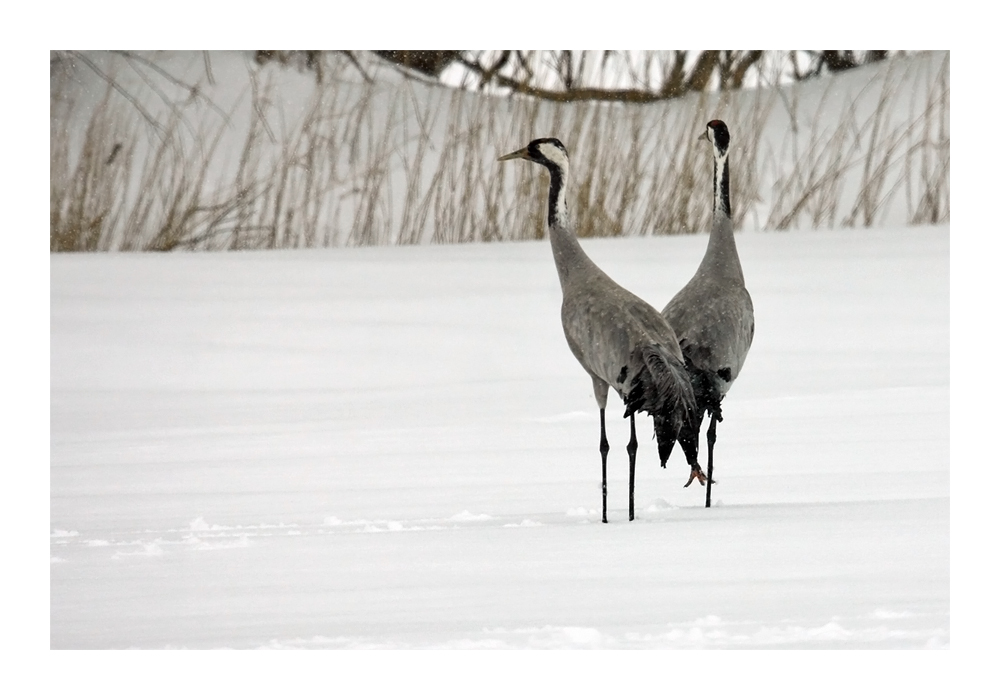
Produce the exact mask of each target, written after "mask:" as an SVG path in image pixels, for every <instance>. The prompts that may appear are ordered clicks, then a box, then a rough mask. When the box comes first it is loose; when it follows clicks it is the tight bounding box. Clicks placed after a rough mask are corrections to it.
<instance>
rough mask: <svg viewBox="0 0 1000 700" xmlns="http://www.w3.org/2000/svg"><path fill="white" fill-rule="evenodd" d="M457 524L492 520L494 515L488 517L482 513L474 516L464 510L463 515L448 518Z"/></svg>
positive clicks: (457, 514)
mask: <svg viewBox="0 0 1000 700" xmlns="http://www.w3.org/2000/svg"><path fill="white" fill-rule="evenodd" d="M448 519H449V520H453V521H455V522H472V521H475V520H492V519H493V516H492V515H487V514H486V513H480V514H479V515H474V514H473V513H470V512H469V511H467V510H463V511H462V512H461V513H456V514H455V515H453V516H451V517H450V518H448Z"/></svg>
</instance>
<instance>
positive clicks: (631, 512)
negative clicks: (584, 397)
mask: <svg viewBox="0 0 1000 700" xmlns="http://www.w3.org/2000/svg"><path fill="white" fill-rule="evenodd" d="M629 418H631V419H632V438H631V439H630V440H629V441H628V445H627V446H626V447H625V449H626V450H628V519H629V521H632V520H635V453H636V452H637V451H638V450H639V441H638V440H636V439H635V414H634V413H633V414H632V415H631V416H629Z"/></svg>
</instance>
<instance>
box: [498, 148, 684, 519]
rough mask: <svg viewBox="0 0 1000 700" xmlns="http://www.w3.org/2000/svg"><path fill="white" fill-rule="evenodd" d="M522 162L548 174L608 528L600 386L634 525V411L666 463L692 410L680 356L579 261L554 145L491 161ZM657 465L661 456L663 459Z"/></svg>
mask: <svg viewBox="0 0 1000 700" xmlns="http://www.w3.org/2000/svg"><path fill="white" fill-rule="evenodd" d="M515 158H523V159H524V160H529V161H531V162H533V163H539V164H540V165H544V166H545V167H546V168H547V169H548V171H549V212H548V214H549V216H548V222H549V240H550V242H551V244H552V255H553V257H554V258H555V263H556V271H557V272H558V274H559V284H560V286H561V287H562V293H563V301H562V324H563V332H564V333H565V334H566V342H567V343H569V348H570V350H571V351H572V352H573V355H574V356H575V357H576V359H577V360H578V361H579V362H580V364H581V365H583V368H584V369H585V370H586V371H587V373H588V374H589V375H590V378H591V379H592V380H593V383H594V398H595V399H597V406H598V408H599V409H600V414H601V442H600V451H601V493H602V514H601V519H602V521H603V522H605V523H606V522H608V451H609V450H610V446H609V445H608V438H607V433H606V432H605V424H604V410H605V408H606V407H607V403H608V387H609V386H610V387H614V389H615V391H617V392H618V394H619V396H621V397H622V399H623V401H624V402H625V416H624V417H626V418H630V419H631V428H632V437H631V439H630V440H629V443H628V445H627V448H626V449H627V451H628V457H629V484H628V519H629V520H633V519H634V518H635V505H634V503H635V456H636V452H637V449H638V441H637V440H636V437H635V412H636V411H643V412H645V413H649V414H650V415H652V416H654V418H655V419H656V422H655V425H656V440H657V446H658V448H659V452H660V455H661V457H662V456H663V455H664V454H666V455H668V456H669V454H670V451H671V449H672V448H673V445H674V442H675V440H676V439H677V436H678V435H679V434H680V433H681V431H684V430H686V431H687V432H691V430H692V426H691V423H692V422H693V420H694V412H695V408H696V403H695V398H694V391H693V389H692V387H691V380H690V379H689V378H688V375H687V372H686V371H685V369H684V357H683V355H682V354H681V349H680V345H679V344H678V342H677V337H676V336H675V335H674V332H673V330H671V328H670V324H669V323H668V322H667V321H666V320H665V319H664V318H663V316H661V315H660V314H659V313H657V311H656V309H654V308H653V307H652V306H650V305H649V304H647V303H646V302H644V301H643V300H642V299H640V298H639V297H637V296H635V295H634V294H632V293H631V292H629V291H628V290H626V289H624V288H622V287H620V286H619V285H618V284H616V283H615V282H614V280H612V279H611V278H610V277H608V276H607V275H606V274H605V273H604V272H603V271H602V270H601V269H600V268H599V267H598V266H597V265H596V264H594V262H593V261H592V260H591V259H590V258H589V257H588V256H587V254H586V253H585V252H584V250H583V248H582V247H581V246H580V242H579V241H578V240H577V239H576V236H575V235H574V234H573V232H572V231H571V230H570V228H569V216H568V214H567V209H566V182H567V178H568V175H569V155H568V154H567V152H566V147H565V146H563V144H562V143H561V142H560V141H559V139H554V138H545V139H536V140H534V141H532V142H531V143H529V144H528V145H527V146H526V147H524V148H522V149H521V150H519V151H515V152H513V153H509V154H507V155H505V156H503V157H501V158H500V159H499V160H501V161H504V160H513V159H515ZM663 459H664V460H665V457H664V458H663Z"/></svg>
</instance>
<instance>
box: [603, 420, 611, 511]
mask: <svg viewBox="0 0 1000 700" xmlns="http://www.w3.org/2000/svg"><path fill="white" fill-rule="evenodd" d="M610 450H611V445H609V444H608V434H607V433H606V432H605V431H604V409H603V408H602V409H601V522H603V523H606V522H608V452H609V451H610Z"/></svg>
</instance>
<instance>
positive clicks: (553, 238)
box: [546, 164, 596, 291]
mask: <svg viewBox="0 0 1000 700" xmlns="http://www.w3.org/2000/svg"><path fill="white" fill-rule="evenodd" d="M546 165H547V167H548V170H549V242H550V243H551V244H552V257H553V258H555V262H556V271H557V272H558V273H559V284H560V286H561V287H562V288H563V290H564V291H565V289H566V286H567V285H568V284H569V283H570V281H571V279H572V278H573V276H574V275H579V274H581V273H583V272H585V271H587V270H588V269H589V268H596V265H594V263H593V261H591V259H590V258H589V257H588V256H587V254H586V253H585V252H584V250H583V247H582V246H581V245H580V241H578V240H577V238H576V236H575V235H574V234H573V232H572V231H571V230H570V227H569V213H568V209H567V207H566V180H567V173H566V171H565V170H564V169H563V168H560V167H559V166H558V165H555V164H551V165H549V164H546Z"/></svg>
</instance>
